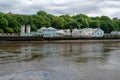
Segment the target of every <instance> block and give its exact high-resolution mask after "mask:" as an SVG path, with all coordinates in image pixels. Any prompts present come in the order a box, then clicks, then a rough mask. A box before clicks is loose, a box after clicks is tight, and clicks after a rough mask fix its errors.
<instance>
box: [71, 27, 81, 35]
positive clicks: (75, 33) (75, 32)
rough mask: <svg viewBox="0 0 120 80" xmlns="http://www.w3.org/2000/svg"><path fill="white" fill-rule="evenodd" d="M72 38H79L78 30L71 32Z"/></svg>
mask: <svg viewBox="0 0 120 80" xmlns="http://www.w3.org/2000/svg"><path fill="white" fill-rule="evenodd" d="M72 36H73V37H79V36H80V30H79V29H77V28H75V29H73V30H72Z"/></svg>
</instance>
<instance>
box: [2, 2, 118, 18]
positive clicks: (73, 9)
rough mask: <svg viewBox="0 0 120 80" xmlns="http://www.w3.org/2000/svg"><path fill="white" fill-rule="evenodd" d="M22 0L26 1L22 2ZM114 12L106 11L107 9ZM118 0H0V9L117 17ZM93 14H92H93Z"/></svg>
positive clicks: (4, 10) (17, 11) (21, 12)
mask: <svg viewBox="0 0 120 80" xmlns="http://www.w3.org/2000/svg"><path fill="white" fill-rule="evenodd" d="M23 1H26V3H24V2H23ZM114 8H115V9H116V10H114V11H115V12H112V13H108V10H109V11H110V9H111V10H113V9H114ZM119 8H120V0H61V1H58V0H49V1H48V0H44V1H43V0H19V1H18V0H12V1H11V0H3V1H0V11H3V12H9V11H12V12H13V13H20V14H35V13H36V12H37V11H39V10H44V11H46V12H48V13H50V14H54V15H62V14H70V15H74V14H79V13H84V14H88V15H89V14H94V15H98V16H100V15H108V16H110V17H119V18H120V15H119V12H120V10H119ZM94 15H93V16H94Z"/></svg>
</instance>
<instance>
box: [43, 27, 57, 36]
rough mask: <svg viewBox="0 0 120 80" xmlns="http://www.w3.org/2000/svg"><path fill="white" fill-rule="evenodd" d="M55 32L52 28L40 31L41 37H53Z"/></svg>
mask: <svg viewBox="0 0 120 80" xmlns="http://www.w3.org/2000/svg"><path fill="white" fill-rule="evenodd" d="M56 32H57V30H56V29H55V28H53V27H49V28H44V29H42V34H43V37H55V36H56V35H57V34H56Z"/></svg>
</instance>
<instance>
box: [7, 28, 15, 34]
mask: <svg viewBox="0 0 120 80" xmlns="http://www.w3.org/2000/svg"><path fill="white" fill-rule="evenodd" d="M6 32H7V33H13V32H14V31H13V29H12V28H6Z"/></svg>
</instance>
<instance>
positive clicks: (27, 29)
mask: <svg viewBox="0 0 120 80" xmlns="http://www.w3.org/2000/svg"><path fill="white" fill-rule="evenodd" d="M20 36H32V34H31V32H30V25H27V26H25V25H22V26H21V33H20Z"/></svg>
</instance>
